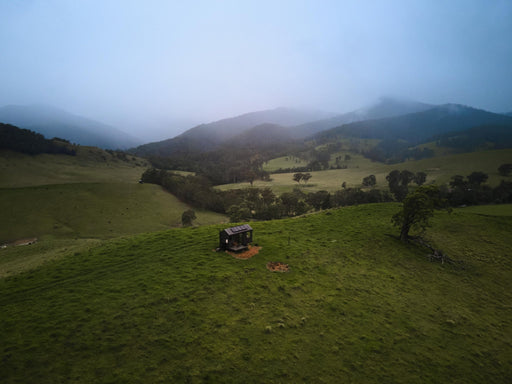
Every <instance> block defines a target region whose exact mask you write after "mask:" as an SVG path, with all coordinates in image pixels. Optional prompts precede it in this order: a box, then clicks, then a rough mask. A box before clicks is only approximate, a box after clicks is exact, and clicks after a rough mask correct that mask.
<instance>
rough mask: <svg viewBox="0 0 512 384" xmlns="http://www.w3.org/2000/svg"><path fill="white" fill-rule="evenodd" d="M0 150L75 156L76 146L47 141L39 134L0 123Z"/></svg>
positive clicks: (62, 142) (59, 140) (58, 140)
mask: <svg viewBox="0 0 512 384" xmlns="http://www.w3.org/2000/svg"><path fill="white" fill-rule="evenodd" d="M0 138H1V140H0V150H2V149H3V150H12V151H16V152H22V153H28V154H30V155H35V154H39V153H62V154H66V155H75V154H76V149H77V148H76V146H75V145H72V144H70V143H69V142H66V141H64V140H61V139H53V140H48V139H45V137H44V136H43V135H41V134H39V133H35V132H32V131H30V130H28V129H20V128H18V127H15V126H13V125H10V124H3V123H0Z"/></svg>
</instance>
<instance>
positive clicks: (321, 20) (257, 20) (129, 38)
mask: <svg viewBox="0 0 512 384" xmlns="http://www.w3.org/2000/svg"><path fill="white" fill-rule="evenodd" d="M382 95H389V96H396V97H401V98H410V99H414V100H418V101H423V102H428V103H436V104H438V103H446V102H454V103H461V104H466V105H471V106H474V107H478V108H484V109H487V110H490V111H493V112H505V111H511V110H512V1H510V0H459V1H457V0H450V1H445V0H403V1H393V0H383V1H377V0H375V1H373V0H372V1H370V0H366V1H365V0H354V1H343V0H337V1H322V0H311V1H300V0H289V1H286V0H271V1H265V0H255V1H245V0H234V1H214V0H209V1H194V0H176V1H173V0H169V1H164V0H162V1H156V0H155V1H151V0H144V1H142V0H140V1H128V0H119V1H114V0H111V1H109V0H2V1H0V106H2V105H7V104H48V105H52V106H56V107H59V108H62V109H65V110H67V111H69V112H72V113H75V114H79V115H83V116H86V117H89V118H93V119H96V120H100V121H102V122H105V123H108V124H112V125H115V126H116V127H118V128H120V129H122V130H125V131H126V132H129V133H131V134H134V135H136V136H139V137H143V138H146V137H151V138H153V137H154V138H156V137H157V136H158V135H163V137H172V136H174V135H175V134H176V133H178V132H179V131H183V130H184V129H186V128H190V127H191V126H192V125H193V124H195V123H200V122H210V121H214V120H218V119H221V118H224V117H230V116H234V115H239V114H242V113H245V112H250V111H255V110H262V109H269V108H275V107H279V106H287V107H306V108H309V109H324V110H328V111H333V112H347V111H350V110H353V109H356V108H359V107H362V106H365V105H368V104H371V103H372V102H373V101H374V100H375V99H377V98H378V97H379V96H382ZM162 128H165V129H166V132H165V133H162V132H159V133H157V132H156V131H157V130H159V129H162Z"/></svg>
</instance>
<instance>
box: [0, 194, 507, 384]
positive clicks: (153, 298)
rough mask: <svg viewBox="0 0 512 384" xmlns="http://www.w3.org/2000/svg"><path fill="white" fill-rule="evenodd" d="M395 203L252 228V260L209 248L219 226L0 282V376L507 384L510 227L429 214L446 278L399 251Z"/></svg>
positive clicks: (161, 235)
mask: <svg viewBox="0 0 512 384" xmlns="http://www.w3.org/2000/svg"><path fill="white" fill-rule="evenodd" d="M503 207H504V209H503V211H508V212H511V211H512V207H511V206H503ZM398 208H399V205H398V204H376V205H363V206H359V207H349V208H343V209H339V210H332V211H327V212H322V213H319V214H313V215H308V216H305V217H300V218H295V219H287V220H276V221H270V222H256V223H251V225H252V226H253V228H254V239H255V242H257V243H258V244H259V245H260V246H262V249H261V251H260V253H259V254H258V255H256V256H254V257H253V258H251V259H249V260H238V259H235V258H233V257H231V256H230V255H228V254H225V253H215V252H213V251H212V250H213V249H214V248H215V247H216V246H217V243H218V230H219V229H221V228H223V227H222V226H219V225H216V226H204V227H198V228H184V229H172V230H167V231H163V232H157V233H152V234H144V235H136V236H131V237H126V238H120V239H114V240H110V241H109V242H108V243H103V244H102V245H99V246H91V247H90V248H89V249H88V250H87V251H82V252H70V253H68V254H67V255H66V256H65V257H62V258H60V259H57V260H53V261H48V262H47V263H45V264H44V265H43V266H41V267H39V268H37V269H34V270H31V271H27V272H22V273H19V274H17V275H14V276H11V277H8V278H4V279H1V280H0V306H1V308H2V311H1V312H0V329H1V330H2V332H1V333H0V359H1V361H2V364H1V365H0V381H1V382H2V383H18V382H24V383H25V382H38V383H56V382H75V383H80V382H84V383H90V382H104V383H112V382H123V383H139V382H144V383H153V382H162V383H164V382H165V383H167V382H173V383H178V382H179V383H181V382H189V383H202V382H222V383H270V382H276V383H277V382H288V383H305V382H318V383H340V382H355V383H383V382H384V383H408V384H409V383H505V382H509V381H510V380H511V379H512V306H511V305H510V303H512V291H511V290H510V289H509V288H510V281H511V278H512V258H511V256H512V242H511V241H510V233H511V232H512V217H511V216H506V215H501V216H494V215H492V213H493V209H492V208H491V209H488V210H487V211H486V215H483V214H481V212H479V213H473V212H471V211H470V210H467V209H456V210H454V211H453V212H452V213H451V214H448V213H445V212H438V213H436V216H435V218H434V221H433V227H432V228H430V229H429V230H428V232H427V238H428V239H429V240H430V241H432V242H433V243H434V244H435V245H436V247H438V248H442V249H443V250H444V251H445V252H446V253H447V254H448V255H449V256H450V257H451V258H453V259H455V260H458V261H460V262H462V264H460V266H458V267H454V266H451V265H448V264H445V265H441V264H439V263H432V262H430V261H428V258H426V257H425V255H426V251H425V250H424V249H419V248H418V247H416V246H414V245H404V244H402V243H401V242H400V241H399V240H397V238H396V235H397V234H398V232H397V229H396V228H393V227H392V225H391V222H390V217H391V216H392V214H393V213H394V212H396V211H397V209H398ZM4 251H5V250H0V254H1V252H4ZM269 261H281V262H284V263H287V264H289V266H290V272H288V273H273V272H269V271H268V270H267V269H266V268H265V265H266V263H267V262H269ZM461 267H462V268H461Z"/></svg>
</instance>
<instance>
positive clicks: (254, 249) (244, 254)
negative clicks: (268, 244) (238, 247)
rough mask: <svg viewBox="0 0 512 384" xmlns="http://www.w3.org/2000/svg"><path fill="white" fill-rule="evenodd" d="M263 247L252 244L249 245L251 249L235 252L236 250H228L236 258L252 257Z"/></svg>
mask: <svg viewBox="0 0 512 384" xmlns="http://www.w3.org/2000/svg"><path fill="white" fill-rule="evenodd" d="M260 249H261V247H253V246H252V245H249V249H248V250H247V251H245V252H240V253H235V252H228V251H226V253H229V254H230V255H231V256H233V257H234V258H235V259H244V260H245V259H250V258H251V257H253V256H254V255H257V254H258V252H259V251H260Z"/></svg>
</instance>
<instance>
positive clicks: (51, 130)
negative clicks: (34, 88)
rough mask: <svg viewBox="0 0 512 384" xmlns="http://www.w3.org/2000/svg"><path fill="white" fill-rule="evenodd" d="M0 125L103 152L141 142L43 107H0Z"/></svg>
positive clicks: (106, 126) (92, 122)
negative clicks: (22, 129) (8, 125)
mask: <svg viewBox="0 0 512 384" xmlns="http://www.w3.org/2000/svg"><path fill="white" fill-rule="evenodd" d="M0 122H2V123H6V124H12V125H15V126H17V127H20V128H24V129H29V130H31V131H34V132H37V133H40V134H42V135H44V136H45V137H46V138H53V137H58V138H62V139H66V140H68V141H71V142H73V143H76V144H81V145H90V146H96V147H100V148H105V149H127V148H131V147H134V146H136V145H139V144H141V140H139V139H136V138H134V137H131V136H130V135H128V134H126V133H124V132H122V131H120V130H119V129H117V128H114V127H112V126H110V125H107V124H103V123H101V122H98V121H95V120H91V119H88V118H85V117H82V116H77V115H73V114H71V113H69V112H66V111H64V110H61V109H58V108H54V107H50V106H46V105H30V106H22V105H7V106H4V107H1V108H0Z"/></svg>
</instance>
